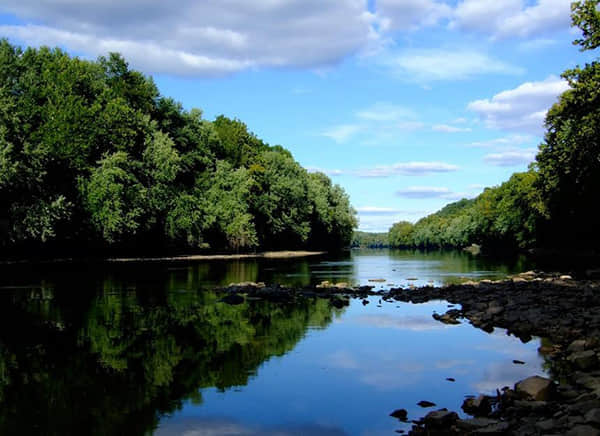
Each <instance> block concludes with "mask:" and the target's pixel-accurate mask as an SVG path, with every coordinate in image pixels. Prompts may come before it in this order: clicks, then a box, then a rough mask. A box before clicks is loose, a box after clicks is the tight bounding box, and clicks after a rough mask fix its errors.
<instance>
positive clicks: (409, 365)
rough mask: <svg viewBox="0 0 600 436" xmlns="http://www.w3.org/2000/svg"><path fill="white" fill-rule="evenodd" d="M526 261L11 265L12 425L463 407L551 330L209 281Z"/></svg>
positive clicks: (234, 428) (413, 258)
mask: <svg viewBox="0 0 600 436" xmlns="http://www.w3.org/2000/svg"><path fill="white" fill-rule="evenodd" d="M526 267H527V266H526V265H525V264H522V263H516V264H503V263H494V262H492V261H489V260H485V259H483V258H477V259H475V258H472V256H471V255H469V254H467V253H455V254H452V253H443V252H436V253H422V252H415V253H410V252H389V253H388V252H386V251H372V252H371V251H361V252H352V253H348V254H347V255H345V256H342V257H336V258H328V257H324V258H308V259H301V260H289V261H281V260H245V261H233V262H211V263H190V264H180V263H169V264H152V265H145V264H133V265H131V264H128V265H51V266H22V267H18V268H11V269H10V270H3V271H0V273H1V274H0V277H1V279H0V280H1V282H0V434H36V435H37V434H49V435H52V434H56V435H58V434H60V435H69V434H98V435H104V434H133V435H137V434H139V435H142V434H149V433H156V434H181V433H189V434H198V435H205V434H248V435H253V434H273V435H274V434H285V435H288V434H289V435H296V434H317V435H319V434H322V435H341V434H360V433H365V434H366V433H367V432H368V433H369V434H390V432H391V431H392V430H394V429H397V428H398V423H397V422H396V421H395V420H393V419H391V418H390V417H389V416H388V413H389V412H390V411H392V410H394V409H397V408H399V407H403V408H406V409H407V410H408V411H409V416H410V417H415V418H416V417H418V416H421V415H423V413H424V411H423V410H422V409H420V408H418V407H417V406H416V403H417V402H418V401H420V400H423V399H425V400H429V401H433V402H435V403H436V404H437V405H438V406H439V407H448V408H451V409H454V410H456V409H459V408H460V403H461V400H462V398H463V397H464V395H466V394H473V393H478V392H490V391H493V390H495V388H496V387H498V386H502V385H503V384H510V383H513V382H514V381H516V380H518V379H519V378H522V377H524V376H528V375H531V374H533V373H541V372H542V369H541V366H542V361H541V358H540V357H539V356H538V354H537V352H536V349H537V346H538V344H537V342H536V341H532V342H531V343H528V344H522V343H521V342H520V341H518V340H517V339H516V338H512V337H508V336H506V335H505V334H504V333H503V332H496V333H495V334H493V335H488V334H486V333H484V332H482V331H480V330H476V329H473V328H472V327H471V326H469V325H466V324H462V325H458V326H446V325H444V324H441V323H439V322H436V321H434V320H433V319H432V317H431V314H432V312H434V311H437V312H443V311H445V310H446V309H447V307H446V304H442V303H428V304H422V305H412V304H399V303H396V302H394V303H388V302H385V301H383V302H380V301H379V299H378V298H371V301H370V304H368V305H367V306H363V305H362V303H361V301H360V300H354V301H353V302H352V304H351V305H350V307H349V308H347V309H345V310H343V311H340V310H337V309H335V308H333V307H332V306H331V305H330V304H329V302H328V301H327V300H321V299H318V300H301V301H299V302H298V303H297V304H293V305H291V304H290V305H286V304H273V303H268V302H264V301H247V302H246V303H245V304H242V305H239V306H228V305H225V304H223V303H221V302H220V301H219V299H220V297H219V296H218V295H217V294H215V293H214V292H212V291H210V290H203V289H211V288H212V287H213V286H215V285H227V284H229V283H232V282H240V281H265V282H270V283H272V282H278V283H284V284H295V285H307V284H310V283H318V282H320V281H322V280H330V281H334V282H340V281H346V282H354V283H361V284H364V283H369V279H373V278H383V279H386V282H384V283H383V284H382V286H389V285H390V283H396V284H406V283H408V281H407V279H408V278H418V280H416V281H414V280H413V281H410V282H412V283H428V282H429V281H431V280H433V282H434V283H444V282H447V281H449V280H454V279H455V278H456V277H460V276H466V277H472V276H479V277H495V276H499V275H502V274H506V273H510V272H514V271H515V270H518V269H520V268H526ZM403 281H404V282H403ZM513 359H519V360H523V361H525V362H526V365H518V366H516V365H513V364H512V360H513ZM447 377H453V378H455V379H456V382H455V383H449V382H447V381H446V378H447Z"/></svg>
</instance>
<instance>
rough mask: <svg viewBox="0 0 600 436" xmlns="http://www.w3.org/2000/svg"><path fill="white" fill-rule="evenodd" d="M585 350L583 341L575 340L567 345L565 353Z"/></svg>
mask: <svg viewBox="0 0 600 436" xmlns="http://www.w3.org/2000/svg"><path fill="white" fill-rule="evenodd" d="M584 350H585V339H577V340H575V341H573V342H571V343H570V344H569V346H568V347H567V351H568V352H569V353H578V352H580V351H584Z"/></svg>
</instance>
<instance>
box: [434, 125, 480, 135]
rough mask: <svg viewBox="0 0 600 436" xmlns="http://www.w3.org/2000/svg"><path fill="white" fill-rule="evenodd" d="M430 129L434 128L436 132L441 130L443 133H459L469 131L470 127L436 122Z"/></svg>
mask: <svg viewBox="0 0 600 436" xmlns="http://www.w3.org/2000/svg"><path fill="white" fill-rule="evenodd" d="M431 130H434V131H436V132H443V133H460V132H470V131H471V128H470V127H456V126H449V125H448V124H436V125H434V126H432V127H431Z"/></svg>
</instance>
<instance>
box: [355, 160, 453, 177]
mask: <svg viewBox="0 0 600 436" xmlns="http://www.w3.org/2000/svg"><path fill="white" fill-rule="evenodd" d="M458 168H459V167H458V166H456V165H452V164H449V163H445V162H402V163H397V164H394V165H381V166H377V167H375V168H365V169H360V170H356V171H354V174H356V175H357V176H359V177H390V176H393V175H403V176H424V175H429V174H434V173H448V172H453V171H457V170H458Z"/></svg>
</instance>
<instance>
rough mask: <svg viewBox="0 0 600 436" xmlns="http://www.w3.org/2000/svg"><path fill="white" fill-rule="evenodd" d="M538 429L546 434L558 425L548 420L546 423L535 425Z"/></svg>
mask: <svg viewBox="0 0 600 436" xmlns="http://www.w3.org/2000/svg"><path fill="white" fill-rule="evenodd" d="M535 426H536V428H537V429H539V430H541V431H542V432H544V433H548V432H549V431H550V430H552V429H553V428H554V427H556V423H555V422H554V420H553V419H546V420H544V421H538V422H536V424H535Z"/></svg>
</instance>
